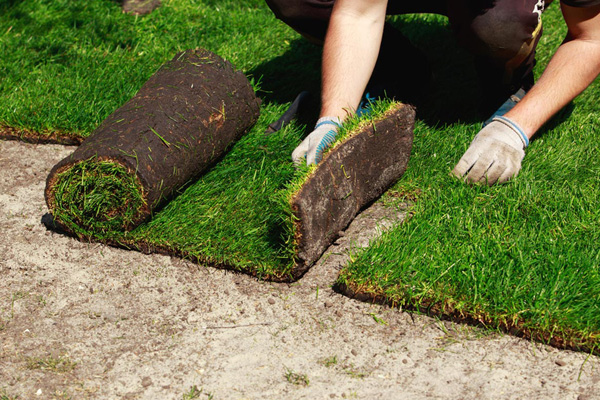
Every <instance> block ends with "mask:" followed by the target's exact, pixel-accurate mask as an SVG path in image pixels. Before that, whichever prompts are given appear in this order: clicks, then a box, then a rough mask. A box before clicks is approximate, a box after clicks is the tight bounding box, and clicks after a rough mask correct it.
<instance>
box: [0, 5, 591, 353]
mask: <svg viewBox="0 0 600 400" xmlns="http://www.w3.org/2000/svg"><path fill="white" fill-rule="evenodd" d="M544 17H545V21H546V24H545V33H544V36H543V38H542V40H541V42H540V46H539V51H538V61H539V62H538V66H537V68H536V74H537V75H539V74H540V73H541V71H542V70H543V67H544V65H545V64H546V63H547V61H548V59H549V57H550V56H551V54H552V53H553V51H554V49H555V48H556V47H557V46H558V45H559V44H560V42H561V41H562V38H563V36H564V32H565V27H564V23H562V21H561V17H560V12H559V10H558V6H557V4H553V5H552V6H551V7H550V9H549V10H548V11H547V12H546V13H545V15H544ZM392 20H393V23H394V24H395V25H396V26H399V27H401V28H402V29H403V30H404V31H406V33H407V35H408V36H409V37H410V38H411V39H412V40H413V41H414V42H415V43H416V44H417V45H418V46H419V47H420V48H422V49H423V50H424V51H425V52H426V53H427V54H428V56H429V58H430V59H431V62H432V67H433V69H434V72H435V76H436V78H435V80H434V85H433V88H432V90H431V91H430V93H429V94H428V96H427V98H426V100H425V101H424V102H423V104H421V105H420V107H419V110H418V114H417V118H418V121H417V124H416V127H415V140H414V147H413V153H412V156H411V161H410V163H409V168H408V171H407V172H406V174H405V175H404V177H403V178H402V179H401V180H400V181H399V182H398V184H397V185H396V186H395V187H394V188H393V189H392V190H390V191H389V192H388V193H387V194H386V195H385V199H384V200H385V201H386V203H389V204H392V206H393V204H395V203H401V202H404V201H406V200H408V201H410V202H411V203H413V206H412V210H411V215H412V216H411V218H409V219H408V220H407V221H406V222H405V223H404V224H402V225H400V226H398V227H396V228H395V229H393V230H392V231H390V232H387V233H386V234H384V235H383V237H381V238H380V239H378V240H377V241H376V242H374V243H373V244H372V245H371V246H370V248H369V249H367V250H366V251H360V252H357V253H356V254H354V255H353V257H352V260H353V261H352V262H351V263H350V264H349V265H348V266H346V267H345V268H344V270H343V271H342V273H341V275H340V278H339V282H338V285H339V287H340V288H342V289H343V290H345V291H346V292H347V293H352V294H361V295H362V297H363V298H368V299H376V300H378V301H384V302H388V303H390V304H394V305H399V306H403V307H405V308H408V309H417V310H421V311H426V312H429V313H432V314H436V315H444V316H448V317H452V318H456V319H460V320H465V321H470V322H476V323H482V324H485V325H487V326H490V327H492V328H502V329H505V330H509V331H511V332H514V333H517V334H521V335H524V336H527V337H532V338H536V339H539V340H542V341H545V342H551V343H553V344H555V345H557V346H562V347H572V348H579V349H585V350H595V349H596V346H597V344H598V337H599V335H600V312H599V310H598V308H599V304H600V276H599V272H598V265H599V257H600V251H599V250H598V246H597V245H596V243H597V242H598V238H599V236H600V235H599V233H600V229H599V222H600V211H599V208H598V206H597V204H598V193H600V187H599V183H598V176H599V173H600V158H599V151H598V143H597V132H598V129H599V125H600V123H599V122H600V121H599V117H598V104H599V100H600V99H599V97H600V92H599V83H598V81H596V83H595V84H594V85H593V86H592V87H590V88H588V90H586V92H584V94H583V95H582V96H580V97H579V98H578V99H576V100H575V101H574V102H573V104H572V105H570V106H569V107H567V109H565V110H563V111H562V112H561V113H560V114H559V115H558V116H557V118H555V119H554V120H553V121H552V122H551V123H550V124H549V125H548V126H547V127H545V128H544V129H543V131H542V132H541V133H540V134H539V135H538V137H537V139H536V140H534V141H533V142H532V144H531V145H530V147H529V148H528V149H527V155H526V157H525V160H524V163H523V170H522V171H521V173H520V174H519V176H518V178H517V179H515V180H514V181H513V182H510V183H508V184H506V185H502V186H497V187H492V188H488V187H479V186H474V187H471V186H467V185H465V184H463V183H461V182H459V181H457V180H456V179H453V178H451V177H450V176H449V172H450V170H451V169H452V167H453V166H454V165H455V163H456V162H457V161H458V159H459V158H460V156H461V155H462V154H463V153H464V151H465V150H466V148H467V147H468V145H469V143H470V140H471V138H472V137H473V136H474V135H475V134H476V133H477V131H478V129H479V127H480V124H481V120H482V119H483V118H484V116H482V115H479V114H478V112H477V106H478V103H479V99H480V93H479V88H478V86H477V83H476V82H477V80H476V79H475V78H474V72H473V67H472V64H471V60H470V57H469V56H468V54H466V53H465V52H464V51H463V50H461V49H460V48H458V47H457V46H456V44H455V43H454V41H453V38H452V35H451V32H450V29H449V27H448V26H447V22H446V20H445V18H443V17H439V16H431V15H426V16H407V17H394V18H393V19H392ZM195 47H203V48H206V49H208V50H210V51H213V52H215V53H217V54H219V55H221V56H222V57H224V58H226V59H228V60H229V61H231V62H232V63H233V64H234V65H236V66H237V67H238V68H239V69H241V70H243V71H244V72H245V73H246V75H247V76H248V77H249V78H250V79H251V80H252V82H253V84H254V85H255V87H256V88H257V90H258V95H259V96H260V97H261V98H262V99H263V105H262V106H261V117H260V119H259V121H258V123H257V124H256V125H255V127H254V128H253V129H252V130H251V131H250V132H249V134H247V135H246V136H245V137H243V138H242V139H241V140H240V141H239V142H238V143H237V144H236V145H235V146H234V147H233V148H232V149H231V151H230V152H229V153H228V155H227V156H225V157H224V158H223V159H222V160H221V161H220V162H219V163H218V164H217V165H216V166H214V167H213V168H211V169H210V170H209V171H208V172H207V173H206V174H205V175H203V176H202V177H201V179H200V180H199V181H198V182H196V183H194V184H192V185H190V186H189V187H187V188H186V189H185V191H183V193H181V194H180V195H179V196H178V197H177V198H176V199H174V200H173V201H172V202H170V203H169V204H168V205H167V206H165V207H164V208H163V209H162V210H161V211H160V212H158V213H156V214H155V215H154V217H153V219H152V220H150V222H148V223H147V224H144V225H142V226H140V227H139V228H138V229H136V230H134V231H132V233H131V234H129V236H128V238H127V240H126V241H124V242H123V244H126V245H128V246H131V247H132V248H138V249H140V250H144V251H156V250H165V249H166V250H169V251H172V252H175V253H177V254H180V255H184V256H186V257H189V258H192V259H195V260H197V261H207V262H209V263H210V264H212V265H217V266H226V267H228V268H234V269H237V270H241V271H244V272H247V273H251V274H253V275H257V276H261V277H280V278H281V277H285V276H286V274H289V267H288V266H289V265H290V257H291V256H290V252H289V247H286V237H289V232H287V233H286V231H285V226H286V225H285V223H286V222H285V221H281V218H282V215H284V214H282V213H281V199H282V197H281V195H282V194H285V193H287V192H286V190H288V189H289V188H290V187H291V186H290V185H293V182H295V179H298V177H299V176H301V174H302V173H306V171H301V172H296V171H295V170H294V168H293V166H292V165H291V163H290V154H291V152H292V150H293V149H294V148H295V146H296V145H297V144H298V143H299V142H300V140H301V137H302V135H303V133H304V130H305V124H310V123H311V121H314V119H315V117H316V115H314V112H313V113H312V114H311V115H309V116H308V117H307V118H306V119H305V120H302V121H301V122H300V123H297V124H294V125H291V126H290V127H288V128H286V129H284V130H282V131H280V132H279V133H277V134H274V135H264V131H265V129H266V127H267V126H268V124H269V123H271V122H273V121H274V120H275V119H277V117H278V116H279V115H280V114H281V113H282V112H283V111H284V110H285V109H286V107H287V105H289V102H290V101H291V100H293V98H294V96H295V95H296V94H297V93H299V92H300V91H301V90H307V89H308V90H310V91H312V92H313V93H314V94H315V95H316V94H317V92H318V86H319V71H318V70H319V56H320V49H319V48H318V47H316V46H313V45H311V44H309V43H307V42H306V41H304V40H303V39H301V38H300V36H299V35H298V34H296V33H294V32H293V31H292V30H291V29H289V28H287V27H286V26H285V25H284V24H283V23H281V22H280V21H277V20H276V19H275V18H274V17H273V16H272V14H271V13H270V11H269V10H268V8H267V7H266V5H265V4H264V3H263V2H262V1H258V0H253V1H251V0H244V1H190V0H187V1H184V0H172V1H163V5H162V6H161V7H160V8H159V9H158V10H156V11H154V12H153V13H152V14H150V15H148V16H144V17H134V16H131V15H127V14H123V13H122V12H121V10H120V7H119V4H118V2H116V1H108V0H105V1H94V2H85V3H84V2H67V1H54V2H51V1H42V0H35V1H33V0H32V1H28V2H16V1H8V2H2V3H0V52H1V54H3V57H2V59H1V61H0V76H1V77H2V79H1V80H0V93H1V96H0V132H2V133H4V135H8V136H18V137H21V138H23V139H28V140H33V139H37V138H41V139H48V140H54V141H59V142H60V141H62V142H78V141H80V140H81V138H84V137H86V136H87V135H89V134H90V133H91V132H92V131H93V130H94V128H95V127H96V126H97V125H98V124H99V123H100V122H101V121H102V120H104V119H105V118H106V117H107V116H108V115H109V114H110V113H111V112H112V111H114V110H115V109H116V108H118V107H119V106H120V105H121V104H123V103H124V102H126V101H127V100H128V99H129V98H131V97H132V96H133V95H134V94H135V93H136V91H137V90H138V89H139V87H140V86H141V85H142V84H143V83H144V82H145V81H146V80H147V79H148V78H149V76H150V75H152V74H153V73H154V72H155V71H156V70H157V68H158V67H159V66H160V65H161V64H162V63H164V62H165V61H167V60H169V59H171V58H172V57H173V55H174V54H175V53H177V52H179V51H182V50H185V49H189V48H195ZM313 103H314V102H313ZM314 108H315V105H314V104H313V111H314ZM286 235H288V236H286Z"/></svg>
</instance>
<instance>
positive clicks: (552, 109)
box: [506, 17, 600, 138]
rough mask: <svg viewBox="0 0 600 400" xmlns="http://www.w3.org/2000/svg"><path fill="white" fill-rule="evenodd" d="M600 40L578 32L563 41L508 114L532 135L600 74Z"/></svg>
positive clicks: (527, 133)
mask: <svg viewBox="0 0 600 400" xmlns="http://www.w3.org/2000/svg"><path fill="white" fill-rule="evenodd" d="M597 19H598V17H596V18H594V20H596V21H597ZM598 39H599V38H598V37H597V36H591V37H590V36H589V35H578V36H577V37H576V38H575V39H573V40H571V41H568V42H566V43H563V44H562V45H561V46H560V47H559V48H558V50H557V51H556V53H555V54H554V56H553V57H552V60H550V63H549V64H548V67H547V68H546V70H545V71H544V73H543V74H542V76H541V77H540V79H539V81H538V82H537V83H536V84H535V85H534V87H533V88H532V89H531V90H530V91H529V93H527V95H526V96H525V97H524V98H523V100H521V101H520V102H519V103H518V104H517V105H516V106H515V107H514V108H513V109H512V110H511V111H509V112H508V113H507V114H506V117H508V118H510V119H511V120H513V121H515V122H516V123H517V124H518V125H519V126H520V127H521V128H522V129H523V131H524V132H525V134H526V135H527V136H528V137H530V138H531V137H532V136H533V135H534V134H535V133H536V132H537V131H538V130H539V129H540V128H541V127H542V125H544V124H545V123H546V122H547V121H548V120H549V119H550V118H551V117H552V116H553V115H554V114H556V113H557V112H558V111H559V110H560V109H561V108H563V107H564V106H565V105H567V104H568V103H569V102H570V101H571V100H573V99H574V98H575V97H577V95H579V94H580V93H581V92H582V91H583V90H584V89H585V88H586V87H588V86H589V85H590V84H591V83H592V82H593V81H594V79H595V78H596V77H597V76H598V74H600V40H598Z"/></svg>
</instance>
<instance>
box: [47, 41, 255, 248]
mask: <svg viewBox="0 0 600 400" xmlns="http://www.w3.org/2000/svg"><path fill="white" fill-rule="evenodd" d="M259 104H260V101H259V100H258V98H256V96H255V94H254V90H253V88H252V86H251V85H250V83H249V82H248V80H247V78H246V77H245V76H244V74H243V73H241V72H239V71H235V69H234V68H233V66H232V65H231V64H230V63H228V62H227V61H225V60H223V59H222V58H220V57H219V56H217V55H216V54H214V53H211V52H209V51H206V50H202V49H198V50H193V51H185V52H182V53H179V54H177V55H176V56H175V58H173V60H171V61H169V62H167V63H166V64H165V65H163V66H162V67H161V68H160V69H159V70H158V71H157V72H156V73H155V74H154V75H153V76H152V77H151V78H150V79H149V80H148V81H147V82H146V83H145V84H144V85H143V86H142V88H141V89H140V91H139V92H138V93H137V94H136V95H135V96H134V97H133V98H132V99H131V100H129V101H128V102H127V103H125V104H124V105H123V106H122V107H120V108H119V109H117V110H116V111H115V112H113V113H112V114H111V115H110V116H109V117H108V118H107V119H106V120H105V121H104V122H103V123H102V124H101V125H100V126H99V127H98V128H97V129H96V130H95V131H94V132H93V133H92V135H91V136H90V137H89V138H87V139H86V140H85V141H84V142H83V143H82V145H81V146H80V147H79V148H78V149H77V150H76V151H75V152H74V153H73V154H72V155H70V156H69V157H67V158H65V159H64V160H62V161H61V162H59V163H58V164H57V165H56V166H55V167H54V168H53V169H52V171H51V172H50V175H49V177H48V180H47V185H46V191H45V195H46V202H47V204H48V208H49V210H50V212H51V213H52V215H53V216H54V219H55V221H56V222H57V223H58V224H59V225H60V226H61V227H63V228H64V229H66V230H67V231H69V232H71V233H73V234H75V235H77V236H80V237H82V236H83V237H96V238H98V239H105V238H110V237H114V236H118V235H119V234H122V233H123V232H126V231H130V230H132V229H133V228H135V227H136V226H138V225H139V224H141V223H142V222H143V221H145V220H147V219H148V218H149V217H150V215H151V213H152V212H153V210H155V209H157V208H158V207H160V206H162V205H163V204H164V203H165V202H166V200H167V199H169V198H171V197H172V196H173V195H174V194H176V192H177V190H179V189H181V188H182V187H183V186H184V185H186V184H188V183H189V182H190V181H193V180H194V179H196V178H197V177H198V176H199V175H200V174H201V173H202V172H203V171H204V170H206V168H208V167H209V166H211V165H213V164H214V162H215V161H216V160H218V159H219V158H220V157H221V156H222V155H223V154H224V153H225V151H226V150H227V149H228V148H229V146H230V145H231V144H232V143H233V142H235V141H237V140H238V139H239V138H240V137H241V136H242V135H243V134H244V133H245V132H247V131H248V130H249V129H250V128H251V127H252V126H253V125H254V123H255V122H256V120H257V118H258V114H259Z"/></svg>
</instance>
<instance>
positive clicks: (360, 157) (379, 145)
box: [292, 104, 415, 273]
mask: <svg viewBox="0 0 600 400" xmlns="http://www.w3.org/2000/svg"><path fill="white" fill-rule="evenodd" d="M414 123H415V110H414V109H413V108H412V107H410V106H407V105H403V104H398V105H396V106H395V107H394V108H392V109H390V110H389V111H388V112H387V113H386V114H385V115H384V116H383V117H382V118H381V119H380V120H379V121H378V122H377V123H374V124H371V123H368V122H366V123H363V124H362V126H360V127H359V129H357V131H356V132H355V133H354V134H353V135H352V136H351V137H349V138H348V139H347V140H345V141H344V142H342V143H341V144H340V145H339V146H337V147H336V148H335V149H334V151H331V152H329V153H328V154H327V155H326V157H325V158H324V160H323V161H322V162H321V163H320V164H319V167H318V168H317V170H316V171H315V173H314V174H312V175H311V176H310V177H309V178H308V180H307V181H306V182H305V183H304V185H303V186H302V188H301V189H300V190H299V191H298V192H297V193H296V194H295V195H294V197H293V198H292V209H293V210H294V215H295V216H296V235H297V240H298V245H297V246H298V261H297V264H298V265H297V270H298V273H302V272H303V271H305V270H306V269H308V268H309V267H310V265H312V263H314V262H315V261H316V260H317V259H318V258H319V257H320V256H321V254H323V252H324V251H325V249H326V248H327V247H328V246H329V245H330V244H331V243H332V242H333V241H334V240H335V239H336V238H337V237H338V236H339V232H340V231H341V230H342V229H344V228H345V227H346V226H348V224H349V223H350V222H351V221H352V219H354V217H355V216H356V214H357V213H358V212H359V211H360V210H361V209H362V208H363V207H365V206H366V205H367V204H369V203H371V202H372V201H373V200H375V199H377V198H378V197H379V196H381V195H382V194H383V192H384V191H385V190H386V189H387V188H389V187H390V186H391V185H392V184H393V183H395V182H396V181H397V180H398V179H399V178H400V177H401V176H402V174H404V171H406V166H407V165H408V160H409V158H410V150H411V147H412V141H413V127H414Z"/></svg>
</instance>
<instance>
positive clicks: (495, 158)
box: [452, 117, 529, 186]
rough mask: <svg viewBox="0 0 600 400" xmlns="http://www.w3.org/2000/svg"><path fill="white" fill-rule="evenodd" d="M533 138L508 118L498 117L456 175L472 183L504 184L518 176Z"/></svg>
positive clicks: (456, 169) (475, 141)
mask: <svg viewBox="0 0 600 400" xmlns="http://www.w3.org/2000/svg"><path fill="white" fill-rule="evenodd" d="M528 145H529V139H528V138H527V136H526V135H525V134H524V133H523V130H522V129H521V128H520V127H519V126H518V125H517V124H516V123H514V122H513V121H511V120H510V119H508V118H506V117H495V118H494V119H493V120H492V122H491V123H490V124H488V125H486V126H485V127H484V128H483V129H482V130H481V131H479V133H478V134H477V135H476V136H475V138H474V139H473V142H471V145H470V146H469V148H468V149H467V151H466V153H465V154H464V155H463V156H462V158H461V159H460V161H459V162H458V164H456V167H454V170H453V171H452V173H453V174H454V175H455V176H457V177H459V178H462V177H465V175H466V177H465V179H466V180H467V181H468V182H471V183H487V184H488V185H490V186H492V185H494V184H495V183H504V182H506V181H507V180H509V179H510V178H513V177H515V176H517V174H518V173H519V171H520V170H521V161H522V160H523V157H525V151H524V149H525V147H527V146H528Z"/></svg>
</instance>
